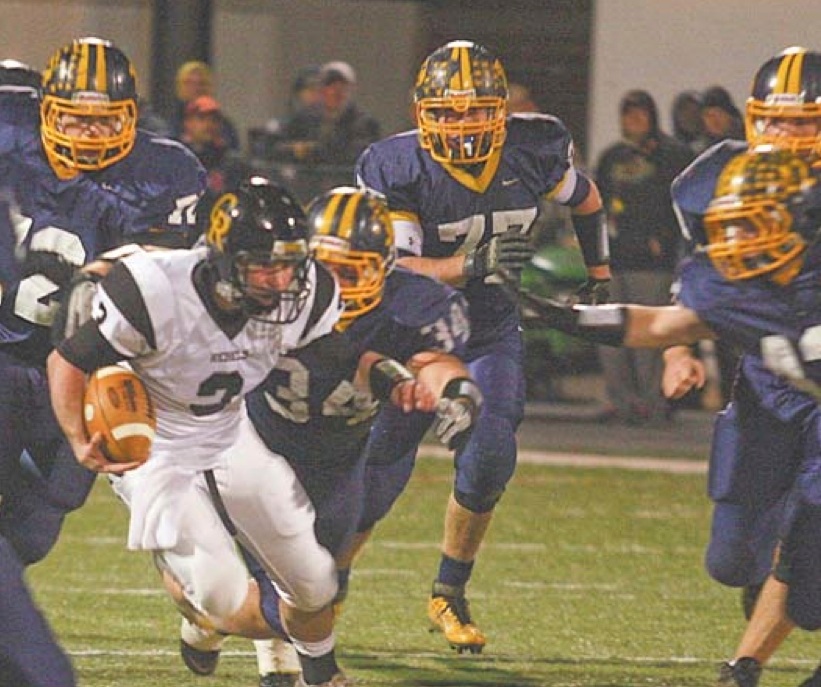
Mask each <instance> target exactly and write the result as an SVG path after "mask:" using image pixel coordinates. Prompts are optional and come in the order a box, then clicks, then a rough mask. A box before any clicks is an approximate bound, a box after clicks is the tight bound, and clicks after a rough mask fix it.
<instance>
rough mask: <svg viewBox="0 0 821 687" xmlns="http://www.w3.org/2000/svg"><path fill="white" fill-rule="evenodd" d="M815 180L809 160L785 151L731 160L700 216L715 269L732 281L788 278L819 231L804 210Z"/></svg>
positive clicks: (767, 151) (753, 152)
mask: <svg viewBox="0 0 821 687" xmlns="http://www.w3.org/2000/svg"><path fill="white" fill-rule="evenodd" d="M816 184H817V180H816V178H815V177H814V176H813V174H812V172H811V170H810V167H809V165H808V164H807V162H806V161H805V160H804V159H802V158H801V157H799V156H798V155H796V154H795V153H792V152H791V151H788V150H779V149H776V148H773V147H770V146H767V147H764V148H757V149H753V150H750V151H748V152H745V153H742V154H741V155H738V156H737V157H735V158H733V159H732V160H730V162H729V163H728V164H727V166H726V167H725V168H724V170H723V171H722V172H721V175H720V176H719V178H718V183H717V185H716V191H715V195H714V197H713V200H712V201H711V202H710V205H709V206H708V208H707V211H706V213H705V215H704V229H705V231H706V234H707V247H706V250H707V254H708V255H709V257H710V259H711V260H712V261H713V264H714V265H715V267H716V269H717V270H718V271H719V272H720V273H721V274H723V275H724V276H725V277H726V278H727V279H731V280H739V279H751V278H753V277H758V276H761V275H768V276H769V278H770V279H771V280H772V281H773V282H775V283H777V284H779V285H784V284H787V283H789V282H790V281H792V279H793V278H794V277H795V276H796V275H797V274H798V272H799V271H800V269H801V266H802V264H803V260H804V252H805V250H806V248H807V244H808V241H810V240H812V239H813V238H814V236H815V232H816V229H817V224H818V223H817V220H815V219H814V218H813V217H812V216H811V214H810V213H809V212H808V205H809V203H808V195H809V192H810V190H811V189H814V187H815V186H816Z"/></svg>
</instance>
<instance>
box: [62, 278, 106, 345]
mask: <svg viewBox="0 0 821 687" xmlns="http://www.w3.org/2000/svg"><path fill="white" fill-rule="evenodd" d="M98 281H100V277H99V276H98V275H96V274H91V273H88V272H82V271H78V272H77V273H76V274H75V276H74V278H73V279H72V280H71V282H70V283H69V285H68V287H67V288H66V289H65V292H64V293H63V298H62V301H61V302H60V307H59V309H58V310H57V313H56V314H55V315H54V322H52V324H51V342H52V344H54V345H55V346H59V345H60V343H61V342H62V341H63V339H67V338H68V337H70V336H71V335H72V334H74V332H76V331H77V330H78V329H79V328H80V327H81V326H82V325H83V324H85V322H86V321H87V320H90V319H91V306H92V301H93V299H94V292H95V290H96V287H97V282H98Z"/></svg>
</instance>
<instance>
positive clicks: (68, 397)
mask: <svg viewBox="0 0 821 687" xmlns="http://www.w3.org/2000/svg"><path fill="white" fill-rule="evenodd" d="M47 364H48V382H49V393H50V395H51V406H52V408H53V410H54V415H55V417H56V418H57V422H58V423H59V424H60V427H61V428H62V430H63V433H64V434H65V435H66V438H67V439H68V441H69V443H70V444H71V445H72V446H77V445H79V444H83V443H85V442H86V441H87V440H88V439H87V437H86V431H85V425H84V423H83V396H84V394H85V388H86V375H85V372H83V371H82V370H81V369H80V368H78V367H75V366H74V365H72V364H71V363H70V362H68V361H67V360H66V359H65V358H64V357H63V356H62V355H60V353H59V351H56V350H55V351H52V352H51V355H49V357H48V363H47Z"/></svg>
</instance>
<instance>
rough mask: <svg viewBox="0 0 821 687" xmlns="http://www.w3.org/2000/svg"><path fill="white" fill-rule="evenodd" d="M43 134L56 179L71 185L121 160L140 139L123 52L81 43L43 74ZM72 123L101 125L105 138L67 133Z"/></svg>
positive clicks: (95, 41)
mask: <svg viewBox="0 0 821 687" xmlns="http://www.w3.org/2000/svg"><path fill="white" fill-rule="evenodd" d="M40 112H41V117H40V120H41V121H40V124H41V126H40V128H41V136H42V139H43V146H44V147H45V151H46V156H47V157H48V160H49V163H50V164H51V166H52V168H53V169H54V171H55V173H56V174H57V176H59V177H60V178H62V179H70V178H71V177H73V176H76V175H77V173H78V172H85V171H95V170H99V169H103V168H105V167H108V166H109V165H112V164H114V163H115V162H117V161H118V160H122V159H123V158H124V157H125V156H126V155H128V153H129V152H131V149H132V148H133V147H134V139H135V138H136V135H137V84H136V75H135V73H134V67H133V66H132V64H131V62H130V61H129V59H128V58H127V57H126V56H125V55H124V54H123V52H122V51H121V50H120V49H119V48H117V47H115V46H114V45H113V44H112V43H111V42H109V41H106V40H103V39H100V38H78V39H77V40H75V41H73V42H72V43H70V44H68V45H66V46H64V47H62V48H60V50H58V51H57V52H56V53H55V54H54V55H53V56H52V58H51V59H50V60H49V62H48V66H47V67H46V69H45V71H44V72H43V102H42V105H41V107H40ZM70 121H74V122H77V121H85V122H96V123H98V124H103V125H104V129H105V130H106V131H105V132H104V133H100V134H96V135H86V134H83V135H77V134H71V133H68V132H67V130H66V125H67V123H68V122H70Z"/></svg>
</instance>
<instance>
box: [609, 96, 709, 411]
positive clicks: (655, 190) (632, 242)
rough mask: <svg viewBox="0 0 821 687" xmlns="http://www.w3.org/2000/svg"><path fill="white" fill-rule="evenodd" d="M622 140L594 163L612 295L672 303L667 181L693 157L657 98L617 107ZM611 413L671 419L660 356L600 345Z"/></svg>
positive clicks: (673, 246)
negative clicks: (663, 120)
mask: <svg viewBox="0 0 821 687" xmlns="http://www.w3.org/2000/svg"><path fill="white" fill-rule="evenodd" d="M619 118H620V119H619V121H620V126H621V139H620V140H619V141H617V142H615V143H613V144H612V145H611V146H609V147H608V148H606V149H605V150H604V152H603V153H602V154H601V156H600V157H599V160H598V164H597V165H596V183H597V184H598V186H599V190H600V191H601V194H602V199H603V201H604V207H605V211H606V213H607V225H608V231H609V234H610V267H611V270H612V272H613V279H612V282H611V295H612V297H613V298H614V299H615V300H618V301H624V300H629V301H630V302H631V303H640V304H642V305H663V304H666V303H668V302H669V299H670V296H669V292H670V285H671V283H672V278H673V269H674V267H675V264H676V262H677V261H678V258H679V257H680V243H679V232H678V225H677V222H676V217H675V215H674V214H673V207H672V202H671V200H670V183H671V182H672V180H673V179H674V178H675V176H676V175H677V174H678V173H679V172H680V171H681V170H682V169H684V167H685V166H686V165H687V164H688V163H689V162H690V160H691V159H692V156H693V154H692V153H691V151H690V150H689V149H688V148H687V147H686V146H684V145H683V144H681V143H679V142H678V141H676V140H675V139H674V138H673V137H672V136H669V135H667V134H665V133H664V132H662V131H661V129H660V127H659V121H658V109H657V107H656V103H655V101H654V100H653V97H652V96H651V95H650V94H649V93H648V92H647V91H643V90H631V91H628V92H627V93H626V94H625V95H624V96H623V97H622V99H621V102H620V104H619ZM599 357H600V361H601V364H602V370H603V373H604V379H605V389H606V393H607V400H608V407H607V409H606V411H605V414H606V417H608V418H612V419H615V420H618V421H622V422H627V423H631V424H638V423H644V422H651V423H660V422H664V421H665V420H666V419H667V418H669V417H670V414H669V409H668V407H667V402H666V401H665V400H664V398H663V396H662V395H661V373H662V370H663V363H662V358H661V354H660V353H659V352H657V351H651V350H627V349H617V348H607V347H602V348H601V349H600V352H599Z"/></svg>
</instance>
